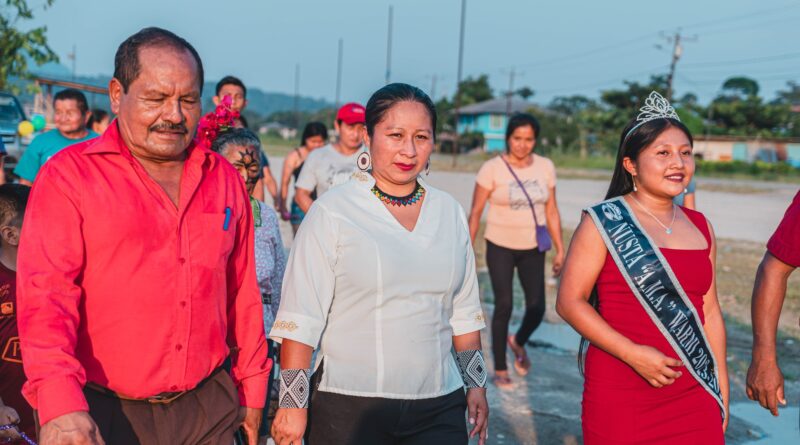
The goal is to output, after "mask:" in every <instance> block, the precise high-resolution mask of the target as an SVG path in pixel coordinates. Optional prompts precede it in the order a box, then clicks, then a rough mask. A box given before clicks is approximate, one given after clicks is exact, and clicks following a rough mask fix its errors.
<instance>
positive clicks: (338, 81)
mask: <svg viewBox="0 0 800 445" xmlns="http://www.w3.org/2000/svg"><path fill="white" fill-rule="evenodd" d="M343 53H344V40H342V39H341V38H340V39H339V62H338V65H337V68H336V109H339V99H340V95H341V92H342V56H343Z"/></svg>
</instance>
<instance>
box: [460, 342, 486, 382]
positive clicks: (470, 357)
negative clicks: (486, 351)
mask: <svg viewBox="0 0 800 445" xmlns="http://www.w3.org/2000/svg"><path fill="white" fill-rule="evenodd" d="M456 362H457V363H458V368H459V369H460V370H461V378H462V379H464V386H465V387H466V388H467V389H470V388H485V387H486V380H487V374H486V362H485V361H483V353H482V352H481V351H478V350H477V349H470V350H469V351H461V352H456Z"/></svg>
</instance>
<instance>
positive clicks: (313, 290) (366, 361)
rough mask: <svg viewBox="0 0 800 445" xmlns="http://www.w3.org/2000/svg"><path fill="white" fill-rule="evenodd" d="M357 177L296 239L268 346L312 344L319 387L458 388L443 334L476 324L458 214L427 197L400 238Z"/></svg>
mask: <svg viewBox="0 0 800 445" xmlns="http://www.w3.org/2000/svg"><path fill="white" fill-rule="evenodd" d="M374 183H375V181H374V179H373V178H372V176H370V175H368V174H365V173H360V172H359V173H356V174H355V175H354V179H352V180H350V181H349V182H347V183H345V184H342V185H340V186H338V187H334V188H333V189H331V190H330V191H329V192H328V193H326V194H325V195H324V196H322V197H320V199H319V200H317V201H316V202H314V205H312V206H311V209H310V210H309V212H308V214H307V215H306V217H305V219H304V220H303V224H301V226H300V230H299V231H298V232H297V236H296V238H295V241H294V245H293V247H292V251H291V254H290V255H289V264H288V267H287V269H286V275H285V277H284V280H283V291H282V299H281V304H280V309H279V310H278V314H277V316H276V321H275V324H274V325H273V327H272V331H271V332H270V337H271V338H272V339H273V340H275V341H277V342H281V341H282V340H283V339H285V338H286V339H290V340H294V341H297V342H300V343H303V344H306V345H309V346H311V347H313V348H317V346H319V352H318V355H317V362H316V364H317V367H319V364H320V363H324V364H323V366H324V369H323V374H322V379H321V381H320V385H319V390H320V391H327V392H334V393H339V394H347V395H355V396H366V397H383V398H391V399H425V398H433V397H439V396H442V395H445V394H449V393H451V392H453V391H455V390H456V389H458V388H460V387H462V386H463V380H462V378H461V374H460V372H459V369H458V365H457V364H456V361H455V358H454V356H453V353H452V347H453V339H452V336H453V335H462V334H467V333H470V332H474V331H478V330H480V329H483V328H484V327H485V322H484V315H483V310H482V309H481V305H480V299H479V296H478V280H477V277H476V274H475V254H474V252H473V250H472V244H471V242H470V237H469V229H468V227H467V220H466V217H465V214H464V210H463V209H462V208H461V206H460V205H459V204H458V202H456V200H455V199H453V198H452V197H451V196H450V195H448V194H447V193H444V192H442V191H439V190H437V189H435V188H433V187H431V186H429V185H427V184H425V183H424V182H422V181H421V180H420V184H422V186H423V187H424V188H425V191H426V193H425V199H424V200H423V202H422V209H421V210H420V214H419V219H418V221H417V225H416V226H415V227H414V230H413V231H411V232H409V231H408V230H407V229H405V228H404V227H403V226H402V225H401V224H400V223H399V222H398V221H397V220H396V219H395V218H394V217H393V216H392V214H391V213H389V210H388V209H387V208H386V207H385V206H384V205H383V203H382V202H381V201H380V200H379V199H378V198H377V197H376V196H375V195H373V194H372V192H371V190H370V189H371V188H372V186H373V185H374Z"/></svg>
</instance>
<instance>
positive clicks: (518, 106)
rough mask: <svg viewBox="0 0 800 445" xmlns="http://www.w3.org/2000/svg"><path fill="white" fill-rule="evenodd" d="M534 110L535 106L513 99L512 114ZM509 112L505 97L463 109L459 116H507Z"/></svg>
mask: <svg viewBox="0 0 800 445" xmlns="http://www.w3.org/2000/svg"><path fill="white" fill-rule="evenodd" d="M531 108H533V104H532V103H530V102H528V101H525V100H522V99H516V98H514V99H511V112H512V113H521V112H524V111H528V110H530V109H531ZM506 112H508V99H506V98H505V97H501V98H497V99H490V100H487V101H484V102H478V103H476V104H472V105H467V106H465V107H461V109H460V110H459V114H462V115H470V114H506Z"/></svg>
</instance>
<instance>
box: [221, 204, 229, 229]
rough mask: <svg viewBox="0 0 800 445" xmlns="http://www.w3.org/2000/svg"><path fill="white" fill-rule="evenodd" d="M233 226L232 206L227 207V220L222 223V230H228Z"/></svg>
mask: <svg viewBox="0 0 800 445" xmlns="http://www.w3.org/2000/svg"><path fill="white" fill-rule="evenodd" d="M230 226H231V208H230V207H225V222H224V223H222V230H228V227H230Z"/></svg>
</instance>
